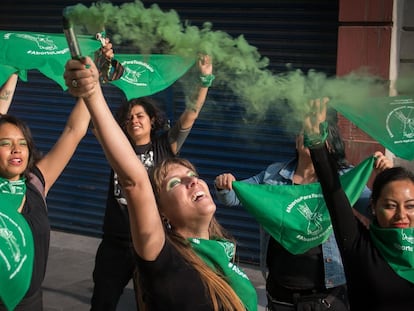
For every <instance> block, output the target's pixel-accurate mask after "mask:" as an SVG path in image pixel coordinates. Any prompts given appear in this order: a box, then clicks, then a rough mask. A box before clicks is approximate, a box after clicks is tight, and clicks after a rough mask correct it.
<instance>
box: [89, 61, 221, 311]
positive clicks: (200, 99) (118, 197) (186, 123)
mask: <svg viewBox="0 0 414 311" xmlns="http://www.w3.org/2000/svg"><path fill="white" fill-rule="evenodd" d="M197 65H198V69H199V71H200V75H201V76H200V81H199V83H197V86H196V89H195V91H194V96H193V97H192V98H191V104H189V105H188V107H187V108H186V109H185V110H184V111H183V113H182V114H181V116H180V118H179V119H178V121H177V122H175V124H174V125H172V126H171V128H168V129H166V127H167V125H168V123H167V120H166V118H165V116H164V113H163V112H162V111H161V110H160V109H159V108H158V103H157V102H156V101H155V100H154V98H152V97H141V98H134V99H131V100H129V101H128V102H126V103H124V104H123V105H121V106H120V109H119V111H118V113H117V121H118V124H119V125H120V126H121V127H122V129H123V131H124V133H125V135H127V137H128V139H129V141H130V143H131V145H132V146H133V148H134V150H135V153H136V156H137V157H138V158H139V159H140V160H141V162H142V163H143V164H144V166H145V167H146V168H147V170H149V169H151V168H153V167H154V166H155V165H157V164H159V163H160V162H161V161H162V160H164V159H166V158H170V157H175V156H176V155H177V154H178V153H179V152H180V150H181V147H182V145H183V144H184V142H185V140H186V138H187V136H188V135H189V133H190V131H191V128H192V127H193V124H194V122H195V121H196V119H197V118H198V115H199V113H200V110H201V109H202V107H203V105H204V102H205V100H206V97H207V92H208V88H209V86H210V85H211V81H212V78H214V76H213V74H212V72H213V64H212V61H211V57H210V56H209V55H200V57H199V60H198V62H197ZM202 78H204V79H207V82H206V81H204V80H201V79H202ZM203 81H204V82H203ZM126 205H127V204H126V199H125V197H124V195H123V191H122V188H121V186H120V184H119V181H118V176H117V174H115V173H114V171H113V170H111V172H110V179H109V187H108V192H107V199H106V207H105V217H104V222H103V235H102V240H101V243H100V244H99V247H98V250H97V252H96V257H95V267H94V270H93V281H94V288H93V294H92V299H91V311H101V310H103V309H104V310H105V311H115V310H116V308H117V304H118V302H119V299H120V297H121V295H122V293H123V291H124V288H125V287H126V286H127V285H128V283H129V281H130V280H131V278H132V279H133V281H134V287H135V292H136V294H137V292H138V291H139V289H138V282H137V278H138V277H137V274H136V273H135V272H136V262H135V256H134V254H133V252H132V251H131V250H132V248H133V247H132V241H131V231H130V228H129V219H128V209H127V206H126Z"/></svg>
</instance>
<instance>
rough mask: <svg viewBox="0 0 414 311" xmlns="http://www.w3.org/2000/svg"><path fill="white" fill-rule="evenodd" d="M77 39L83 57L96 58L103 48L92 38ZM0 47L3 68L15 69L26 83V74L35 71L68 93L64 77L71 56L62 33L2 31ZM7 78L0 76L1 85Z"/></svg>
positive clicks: (79, 37)
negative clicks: (94, 55)
mask: <svg viewBox="0 0 414 311" xmlns="http://www.w3.org/2000/svg"><path fill="white" fill-rule="evenodd" d="M77 38H78V41H79V45H80V50H81V51H82V55H83V56H91V57H92V58H93V54H94V52H95V51H96V50H98V49H99V48H100V47H101V44H100V42H99V41H98V40H96V39H95V38H92V36H85V35H77ZM0 46H1V50H0V65H3V66H9V67H13V68H15V70H13V72H18V74H19V78H20V79H22V80H23V81H27V70H32V69H36V70H38V71H40V72H41V73H43V74H44V75H45V76H46V77H48V78H49V79H52V80H53V81H55V82H56V83H58V84H59V85H60V87H61V88H62V89H63V90H66V89H67V86H66V85H65V79H64V78H63V73H64V71H65V65H66V62H67V61H68V60H69V59H70V52H69V47H68V43H67V41H66V37H65V35H64V34H63V32H62V33H42V32H29V31H12V30H7V31H6V30H0ZM6 75H7V74H6ZM9 76H10V75H9ZM7 78H8V77H7ZM7 78H5V77H4V74H0V85H1V84H2V82H3V83H4V82H5V81H6V80H7ZM2 80H4V81H2Z"/></svg>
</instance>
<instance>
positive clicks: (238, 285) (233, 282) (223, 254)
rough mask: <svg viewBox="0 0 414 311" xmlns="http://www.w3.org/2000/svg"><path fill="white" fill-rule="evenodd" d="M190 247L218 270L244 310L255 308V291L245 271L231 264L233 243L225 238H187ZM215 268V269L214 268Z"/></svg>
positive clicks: (250, 310) (249, 310)
mask: <svg viewBox="0 0 414 311" xmlns="http://www.w3.org/2000/svg"><path fill="white" fill-rule="evenodd" d="M188 240H189V241H190V243H191V246H192V248H193V249H194V251H195V252H196V253H197V255H198V256H199V257H200V258H201V259H203V261H204V262H205V263H206V264H207V265H208V266H210V267H211V268H212V269H214V270H215V271H217V270H218V271H220V272H221V273H222V274H223V275H224V277H225V278H226V280H227V283H228V284H229V285H230V286H231V287H232V288H233V290H234V291H235V292H236V294H237V295H238V296H239V298H240V300H241V301H242V302H243V304H244V306H245V307H246V310H248V311H252V310H257V293H256V289H255V288H254V286H253V284H252V283H251V282H250V280H249V278H248V277H247V275H246V273H244V271H243V270H242V269H241V268H239V267H238V266H236V265H235V264H233V263H232V262H231V260H232V259H233V257H234V244H233V243H231V242H229V241H225V240H205V239H197V238H190V239H188ZM216 269H217V270H216Z"/></svg>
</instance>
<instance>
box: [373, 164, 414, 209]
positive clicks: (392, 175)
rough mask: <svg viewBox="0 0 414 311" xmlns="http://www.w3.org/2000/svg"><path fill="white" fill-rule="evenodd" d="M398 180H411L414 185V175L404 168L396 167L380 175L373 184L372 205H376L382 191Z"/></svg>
mask: <svg viewBox="0 0 414 311" xmlns="http://www.w3.org/2000/svg"><path fill="white" fill-rule="evenodd" d="M398 180H410V181H411V182H412V183H413V184H414V173H413V172H412V171H410V170H408V169H406V168H404V167H402V166H395V167H392V168H389V169H386V170H384V171H382V172H381V173H379V174H378V175H377V176H376V177H375V180H374V183H373V184H372V192H371V202H372V204H375V203H376V202H377V201H378V198H379V197H380V195H381V192H382V189H384V187H385V186H386V185H387V184H389V183H390V182H393V181H398Z"/></svg>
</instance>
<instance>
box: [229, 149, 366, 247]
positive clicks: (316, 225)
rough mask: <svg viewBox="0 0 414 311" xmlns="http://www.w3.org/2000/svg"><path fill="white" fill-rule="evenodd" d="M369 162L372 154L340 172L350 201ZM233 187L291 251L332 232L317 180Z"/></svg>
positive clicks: (363, 181)
mask: <svg viewBox="0 0 414 311" xmlns="http://www.w3.org/2000/svg"><path fill="white" fill-rule="evenodd" d="M373 163H374V157H369V158H367V159H365V160H364V161H363V162H361V163H360V164H359V165H358V166H356V167H354V168H353V169H351V170H350V171H348V172H346V173H345V174H343V175H342V176H340V180H341V184H342V187H343V189H344V191H345V193H346V195H347V197H348V199H349V201H350V202H351V205H354V204H355V202H356V201H357V200H358V198H359V196H360V195H361V193H362V191H363V189H364V187H365V185H366V183H367V182H368V179H369V177H370V175H371V172H372V170H373ZM233 189H234V191H235V192H236V195H237V197H238V198H239V200H240V202H241V203H242V204H243V206H244V207H245V208H246V209H247V211H249V212H250V213H251V214H252V215H253V216H254V217H255V219H256V220H257V221H258V222H259V223H260V224H261V225H262V226H263V228H264V229H265V230H266V231H267V232H268V233H269V234H270V235H271V236H272V237H273V238H274V239H275V240H276V241H278V242H279V243H280V244H281V245H282V246H283V247H284V248H285V249H286V250H287V251H289V252H290V253H292V254H295V255H296V254H303V253H304V252H306V251H307V250H309V249H311V248H313V247H316V246H318V245H320V244H322V243H323V242H325V241H326V240H327V239H328V237H329V235H330V234H331V232H332V224H331V219H330V216H329V212H328V209H327V208H326V204H325V200H324V198H323V195H322V189H321V186H320V184H319V183H312V184H306V185H262V184H260V185H258V184H249V183H245V182H242V181H234V182H233Z"/></svg>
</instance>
